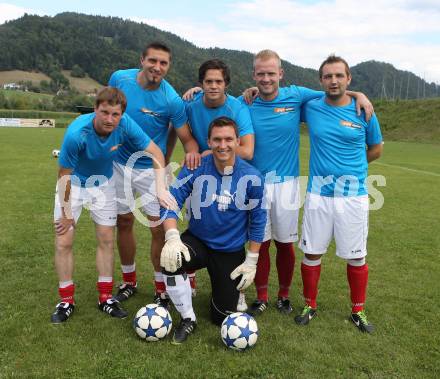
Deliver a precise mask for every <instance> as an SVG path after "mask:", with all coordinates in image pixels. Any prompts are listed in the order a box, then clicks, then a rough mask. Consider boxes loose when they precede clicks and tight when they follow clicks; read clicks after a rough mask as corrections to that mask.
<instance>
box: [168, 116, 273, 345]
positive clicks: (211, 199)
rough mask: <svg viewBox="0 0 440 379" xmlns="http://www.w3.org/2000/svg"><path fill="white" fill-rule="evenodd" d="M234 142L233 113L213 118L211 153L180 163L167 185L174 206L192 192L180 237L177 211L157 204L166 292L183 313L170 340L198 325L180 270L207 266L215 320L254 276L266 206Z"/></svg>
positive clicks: (260, 186) (256, 177)
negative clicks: (192, 166)
mask: <svg viewBox="0 0 440 379" xmlns="http://www.w3.org/2000/svg"><path fill="white" fill-rule="evenodd" d="M239 144H240V142H239V137H238V129H237V125H236V123H235V122H234V121H233V120H232V119H230V118H227V117H220V118H217V119H215V120H213V121H212V122H211V124H210V126H209V129H208V145H209V147H210V149H211V150H212V154H210V155H208V156H206V157H204V158H203V159H202V164H201V166H200V167H199V168H197V169H196V170H194V171H193V172H191V171H189V170H188V169H187V168H186V167H184V168H183V169H182V171H181V172H180V173H179V175H178V178H177V181H176V182H175V184H174V187H172V188H171V193H172V194H173V196H174V197H175V199H176V200H177V203H178V206H179V208H180V207H182V205H183V203H184V201H185V199H186V198H187V197H188V196H190V195H191V196H192V197H191V209H190V212H191V214H190V220H189V226H188V229H187V230H186V231H185V232H184V233H183V234H182V237H180V235H179V231H178V230H177V214H176V212H174V211H168V212H167V211H166V210H165V209H161V214H162V215H163V217H165V220H164V228H165V231H166V233H165V240H166V242H165V246H164V248H163V249H162V254H161V265H162V267H163V268H164V271H163V272H164V276H165V278H166V288H167V292H168V294H169V296H170V298H171V300H172V302H173V304H174V306H175V307H176V309H177V311H178V312H179V313H180V315H181V317H182V319H181V322H180V324H179V325H178V326H177V328H176V329H175V331H174V336H173V343H174V344H180V343H182V342H184V341H185V340H186V339H187V337H188V336H189V335H190V334H191V333H192V332H193V331H194V329H195V328H196V325H197V323H196V316H195V313H194V309H193V307H192V298H191V287H190V284H189V280H188V278H187V275H186V273H185V270H188V269H189V270H197V269H201V268H205V267H206V268H207V269H208V273H209V276H210V279H211V287H212V298H211V304H210V308H211V319H212V321H213V323H215V324H217V325H220V324H221V323H222V322H223V320H224V318H225V317H226V316H227V315H228V314H230V313H233V312H235V311H236V308H237V301H238V296H239V290H243V289H245V288H246V287H248V286H249V285H250V284H251V283H252V282H253V279H254V276H255V270H256V266H257V260H258V250H259V248H260V242H261V241H262V239H263V234H264V225H265V223H266V211H265V210H264V209H262V208H261V202H262V197H263V180H262V178H261V175H260V173H259V172H258V171H257V170H256V169H255V168H254V167H252V166H251V165H249V164H248V163H246V162H245V161H244V160H242V159H241V158H240V157H238V156H237V155H236V149H237V148H238V146H239ZM248 240H249V245H248V249H247V251H245V243H246V242H247V241H248ZM240 276H241V278H240Z"/></svg>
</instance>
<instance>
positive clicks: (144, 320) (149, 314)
mask: <svg viewBox="0 0 440 379" xmlns="http://www.w3.org/2000/svg"><path fill="white" fill-rule="evenodd" d="M172 326H173V320H172V319H171V316H170V314H169V312H168V311H167V310H166V309H165V308H164V307H161V306H160V305H157V304H147V305H146V306H145V307H142V308H141V309H139V310H138V312H137V313H136V316H135V318H134V320H133V327H134V330H135V331H136V333H137V335H138V336H139V337H140V338H142V339H144V340H147V341H159V340H160V339H162V338H164V337H166V336H167V335H168V334H169V333H170V331H171V327H172Z"/></svg>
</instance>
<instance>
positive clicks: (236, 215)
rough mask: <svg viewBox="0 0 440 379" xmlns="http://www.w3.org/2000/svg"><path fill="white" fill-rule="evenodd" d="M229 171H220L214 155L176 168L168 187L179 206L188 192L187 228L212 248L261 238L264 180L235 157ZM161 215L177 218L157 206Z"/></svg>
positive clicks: (229, 247) (225, 248) (237, 245)
mask: <svg viewBox="0 0 440 379" xmlns="http://www.w3.org/2000/svg"><path fill="white" fill-rule="evenodd" d="M235 159H236V161H235V164H234V167H233V172H232V174H231V175H221V174H220V173H219V172H218V170H217V168H216V167H215V165H214V157H213V156H212V155H208V156H206V157H204V158H203V159H202V164H201V166H200V167H199V168H197V169H195V170H193V171H190V170H189V169H188V168H187V167H186V166H185V167H183V168H182V170H181V171H180V173H179V175H178V177H177V180H176V182H175V183H174V184H173V186H172V187H171V189H170V191H171V193H172V194H173V196H174V197H175V198H176V200H177V203H178V205H179V209H181V208H182V206H183V204H184V202H185V200H186V199H187V198H188V197H189V196H191V212H190V220H189V226H188V229H189V230H190V232H191V233H192V234H194V235H195V236H196V237H197V238H199V239H200V240H201V241H203V242H204V243H205V244H206V245H207V246H208V247H210V248H211V249H213V250H217V251H223V252H234V251H237V250H240V249H241V248H242V247H243V245H244V244H245V243H246V242H247V241H249V240H251V241H255V242H262V241H263V237H264V228H265V225H266V217H267V216H266V210H265V209H262V208H261V205H262V198H263V192H264V191H263V189H264V183H263V178H262V177H261V174H260V173H259V172H258V170H256V169H255V168H254V167H252V166H251V165H249V164H248V163H247V162H246V161H244V160H243V159H241V158H239V157H236V158H235ZM161 217H165V218H177V215H176V213H175V212H173V211H167V210H165V209H164V208H161Z"/></svg>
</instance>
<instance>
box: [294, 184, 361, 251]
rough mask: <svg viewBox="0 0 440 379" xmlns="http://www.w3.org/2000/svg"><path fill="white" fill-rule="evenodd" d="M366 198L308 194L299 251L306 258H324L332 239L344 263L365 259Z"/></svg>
mask: <svg viewBox="0 0 440 379" xmlns="http://www.w3.org/2000/svg"><path fill="white" fill-rule="evenodd" d="M368 204H369V199H368V195H363V196H352V197H328V196H320V195H316V194H312V193H307V196H306V202H305V205H304V217H303V224H302V235H301V241H300V244H299V246H300V248H301V250H302V251H303V252H304V253H306V254H324V253H326V252H327V248H328V245H329V244H330V242H331V240H332V238H333V237H334V238H335V242H336V255H337V256H338V257H341V258H343V259H357V258H363V257H365V256H366V255H367V236H368Z"/></svg>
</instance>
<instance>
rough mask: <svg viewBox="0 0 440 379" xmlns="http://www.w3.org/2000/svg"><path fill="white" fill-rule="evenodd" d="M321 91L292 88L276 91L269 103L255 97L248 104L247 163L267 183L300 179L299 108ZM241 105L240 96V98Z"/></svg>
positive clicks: (319, 94) (292, 86)
mask: <svg viewBox="0 0 440 379" xmlns="http://www.w3.org/2000/svg"><path fill="white" fill-rule="evenodd" d="M322 96H324V92H321V91H314V90H311V89H308V88H304V87H297V86H295V85H291V86H290V87H283V88H280V89H279V92H278V96H277V97H276V98H275V99H274V100H272V101H265V100H263V99H261V98H260V97H257V98H256V99H255V100H254V102H253V103H252V104H251V105H247V106H248V108H249V111H250V114H251V119H252V125H253V127H254V131H255V148H254V158H253V159H252V160H251V161H249V163H250V164H252V165H253V166H255V167H256V168H257V169H258V170H259V171H260V172H261V173H262V174H263V175H266V174H268V173H271V175H270V176H266V180H267V181H268V182H270V181H277V182H284V181H287V180H292V179H293V178H295V177H297V176H299V125H300V115H301V106H302V105H303V104H305V103H306V102H307V101H309V100H311V99H314V98H317V97H322ZM239 100H241V101H242V102H243V103H244V104H246V102H245V101H244V99H243V97H240V98H239ZM275 176H277V177H278V178H275Z"/></svg>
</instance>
